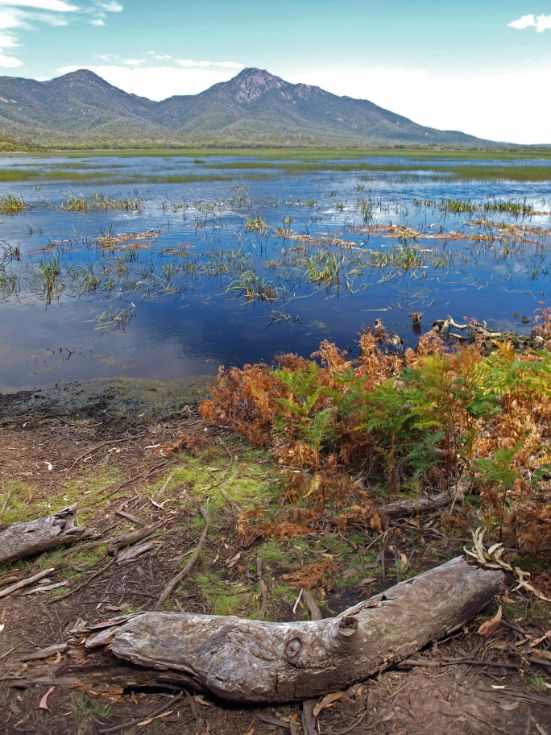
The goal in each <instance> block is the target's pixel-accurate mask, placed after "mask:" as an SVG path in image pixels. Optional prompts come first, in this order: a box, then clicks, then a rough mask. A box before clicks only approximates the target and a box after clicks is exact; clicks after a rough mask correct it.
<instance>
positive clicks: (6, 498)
mask: <svg viewBox="0 0 551 735" xmlns="http://www.w3.org/2000/svg"><path fill="white" fill-rule="evenodd" d="M12 493H13V488H10V489H9V490H7V491H6V494H5V495H4V500H3V501H2V507H1V508H0V516H3V515H4V513H5V512H6V508H7V507H8V503H9V501H10V498H11V496H12Z"/></svg>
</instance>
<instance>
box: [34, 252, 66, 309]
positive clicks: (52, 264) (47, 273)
mask: <svg viewBox="0 0 551 735" xmlns="http://www.w3.org/2000/svg"><path fill="white" fill-rule="evenodd" d="M36 275H37V278H38V281H39V286H40V287H41V289H42V292H43V294H44V297H45V300H46V303H47V304H50V303H51V301H52V298H53V297H54V295H56V294H58V293H61V291H62V290H63V283H62V281H61V266H60V264H59V260H58V258H57V257H56V256H54V257H53V258H52V259H51V260H49V261H45V262H44V261H41V262H40V263H39V265H38V268H37V271H36Z"/></svg>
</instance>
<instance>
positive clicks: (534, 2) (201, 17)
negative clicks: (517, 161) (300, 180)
mask: <svg viewBox="0 0 551 735" xmlns="http://www.w3.org/2000/svg"><path fill="white" fill-rule="evenodd" d="M244 66H259V67H262V68H267V69H269V70H270V71H272V72H273V73H275V74H279V75H280V76H283V77H284V78H286V79H288V80H289V81H294V82H298V81H304V82H307V83H311V84H318V85H319V86H322V87H324V88H326V89H328V90H329V91H332V92H334V93H336V94H348V95H351V96H354V97H362V98H367V99H371V100H372V101H374V102H376V103H377V104H380V105H382V106H384V107H388V108H389V109H392V110H394V111H396V112H399V113H401V114H405V115H407V116H408V117H411V118H413V119H415V120H416V121H418V122H421V123H423V124H426V125H433V126H434V127H439V128H460V129H463V130H465V131H466V132H469V133H474V134H477V135H482V136H484V137H491V138H495V139H501V140H510V141H514V142H526V143H538V142H547V143H551V122H550V121H551V95H550V94H549V91H548V90H549V89H551V0H545V1H544V2H542V0H486V1H484V0H479V2H474V0H462V2H461V3H453V4H448V3H446V2H445V1H444V0H438V1H436V0H422V1H421V2H411V0H410V1H409V2H407V1H406V0H394V1H393V2H387V3H385V4H383V3H382V2H373V1H371V0H363V1H360V0H340V1H339V2H338V3H336V2H334V0H331V2H329V1H328V0H278V2H268V3H260V2H258V0H257V1H256V2H253V0H224V1H222V0H179V1H177V0H166V1H165V0H158V1H157V2H156V3H152V2H151V0H148V1H147V2H146V1H145V0H0V73H5V74H10V75H17V76H27V77H34V78H39V79H47V78H51V77H53V76H57V75H59V74H60V73H63V72H65V71H68V70H71V69H75V68H80V67H86V68H90V69H93V70H94V71H96V72H97V73H99V74H101V75H102V76H103V77H104V78H106V79H107V80H108V81H110V82H111V83H113V84H116V85H117V86H120V87H122V88H123V89H126V90H127V91H131V92H134V93H136V94H142V95H144V96H148V97H152V98H155V99H159V98H162V97H167V96H170V95H171V94H186V93H196V92H199V91H201V90H202V89H205V88H206V87H208V86H210V84H213V83H215V82H217V81H223V80H225V79H229V78H230V77H231V76H233V75H235V74H236V73H237V72H238V71H239V70H240V69H241V68H243V67H244Z"/></svg>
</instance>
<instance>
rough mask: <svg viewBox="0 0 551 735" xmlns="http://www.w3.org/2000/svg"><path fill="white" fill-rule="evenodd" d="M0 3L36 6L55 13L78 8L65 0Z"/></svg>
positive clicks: (8, 0)
mask: <svg viewBox="0 0 551 735" xmlns="http://www.w3.org/2000/svg"><path fill="white" fill-rule="evenodd" d="M0 5H4V6H5V5H7V6H9V7H10V8H34V9H35V10H51V11H52V12H55V13H72V12H74V11H76V10H78V7H77V6H76V5H71V3H67V2H64V0H0Z"/></svg>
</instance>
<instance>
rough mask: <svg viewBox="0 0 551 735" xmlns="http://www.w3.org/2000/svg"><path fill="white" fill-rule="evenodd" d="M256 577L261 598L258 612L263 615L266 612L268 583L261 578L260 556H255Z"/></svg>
mask: <svg viewBox="0 0 551 735" xmlns="http://www.w3.org/2000/svg"><path fill="white" fill-rule="evenodd" d="M256 579H257V581H258V589H259V591H260V599H261V605H260V614H261V615H262V616H263V617H265V616H266V615H267V614H268V585H267V584H266V582H265V581H264V580H263V579H262V559H261V558H260V556H257V557H256Z"/></svg>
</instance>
